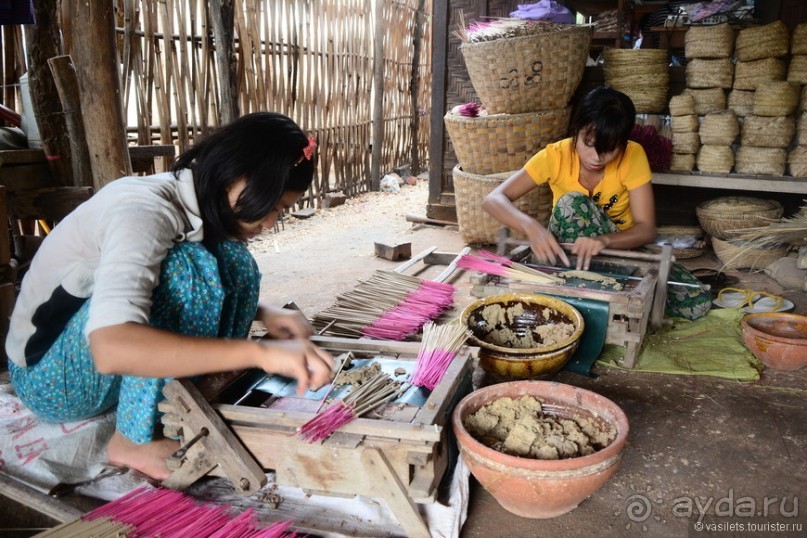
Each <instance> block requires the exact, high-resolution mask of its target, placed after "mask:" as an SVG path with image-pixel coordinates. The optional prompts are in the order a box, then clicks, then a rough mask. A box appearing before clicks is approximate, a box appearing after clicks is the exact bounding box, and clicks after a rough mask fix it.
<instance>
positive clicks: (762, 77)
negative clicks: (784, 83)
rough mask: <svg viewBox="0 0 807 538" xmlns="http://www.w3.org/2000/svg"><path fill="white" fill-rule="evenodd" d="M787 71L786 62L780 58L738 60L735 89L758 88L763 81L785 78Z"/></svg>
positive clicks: (735, 67) (735, 69) (735, 71)
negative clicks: (751, 60) (750, 60)
mask: <svg viewBox="0 0 807 538" xmlns="http://www.w3.org/2000/svg"><path fill="white" fill-rule="evenodd" d="M785 73H786V69H785V62H783V61H782V60H780V59H778V58H764V59H762V60H755V61H753V62H737V64H736V65H735V66H734V89H735V90H756V89H757V86H759V85H760V84H762V83H765V82H770V81H772V80H784V79H785Z"/></svg>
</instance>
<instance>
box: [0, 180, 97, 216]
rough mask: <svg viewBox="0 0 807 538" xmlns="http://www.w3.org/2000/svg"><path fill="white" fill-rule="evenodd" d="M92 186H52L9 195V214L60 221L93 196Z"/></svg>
mask: <svg viewBox="0 0 807 538" xmlns="http://www.w3.org/2000/svg"><path fill="white" fill-rule="evenodd" d="M92 192H93V189H92V187H52V188H50V189H38V190H32V191H19V192H16V193H13V194H12V193H9V195H8V214H9V216H10V217H13V218H18V219H45V220H48V221H58V220H61V219H63V218H64V217H66V216H67V214H68V213H70V212H71V211H73V210H74V209H75V208H76V207H78V206H79V205H80V204H82V203H83V202H85V201H87V200H89V199H90V196H92Z"/></svg>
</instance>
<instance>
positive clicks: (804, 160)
mask: <svg viewBox="0 0 807 538" xmlns="http://www.w3.org/2000/svg"><path fill="white" fill-rule="evenodd" d="M787 171H788V173H789V174H790V175H791V176H794V177H807V146H797V147H795V148H793V149H792V150H791V151H790V153H788V154H787Z"/></svg>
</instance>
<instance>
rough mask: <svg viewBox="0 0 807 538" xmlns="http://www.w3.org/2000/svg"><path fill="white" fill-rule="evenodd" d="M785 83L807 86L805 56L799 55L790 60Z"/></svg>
mask: <svg viewBox="0 0 807 538" xmlns="http://www.w3.org/2000/svg"><path fill="white" fill-rule="evenodd" d="M787 81H788V82H795V83H797V84H807V54H799V55H797V56H793V57H792V58H790V65H789V66H788V68H787Z"/></svg>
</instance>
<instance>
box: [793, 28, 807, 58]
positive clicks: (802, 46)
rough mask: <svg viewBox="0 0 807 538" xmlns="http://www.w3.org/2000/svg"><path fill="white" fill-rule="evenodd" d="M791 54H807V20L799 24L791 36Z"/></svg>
mask: <svg viewBox="0 0 807 538" xmlns="http://www.w3.org/2000/svg"><path fill="white" fill-rule="evenodd" d="M790 54H807V22H803V23H801V24H797V25H796V28H794V29H793V36H792V37H791V38H790Z"/></svg>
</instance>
